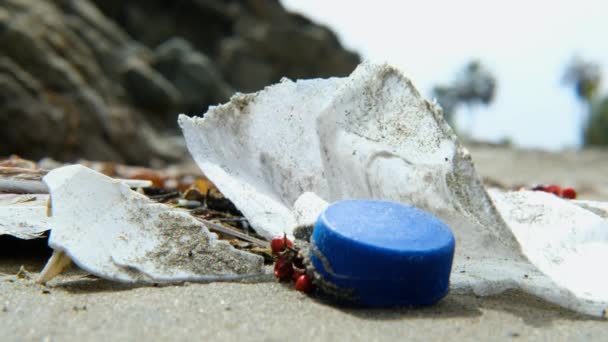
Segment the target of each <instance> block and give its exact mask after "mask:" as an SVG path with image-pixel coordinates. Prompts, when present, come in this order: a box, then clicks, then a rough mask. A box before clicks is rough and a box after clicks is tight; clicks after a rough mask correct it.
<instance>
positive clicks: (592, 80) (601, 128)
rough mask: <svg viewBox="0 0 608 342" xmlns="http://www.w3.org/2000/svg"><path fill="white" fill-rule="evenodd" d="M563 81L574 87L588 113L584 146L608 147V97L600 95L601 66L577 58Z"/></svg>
mask: <svg viewBox="0 0 608 342" xmlns="http://www.w3.org/2000/svg"><path fill="white" fill-rule="evenodd" d="M563 81H564V83H566V84H569V85H572V86H574V91H575V93H576V96H577V97H578V98H579V99H580V100H581V101H582V102H583V103H584V105H585V111H586V112H587V113H588V114H587V116H586V118H584V119H583V120H585V125H584V131H583V143H584V145H604V146H608V96H604V97H601V96H600V95H599V94H598V90H599V89H600V84H601V81H602V74H601V69H600V66H599V64H597V63H593V62H590V61H585V60H583V59H581V58H580V57H575V58H574V59H573V60H572V62H570V64H569V65H568V67H567V68H566V72H565V73H564V78H563Z"/></svg>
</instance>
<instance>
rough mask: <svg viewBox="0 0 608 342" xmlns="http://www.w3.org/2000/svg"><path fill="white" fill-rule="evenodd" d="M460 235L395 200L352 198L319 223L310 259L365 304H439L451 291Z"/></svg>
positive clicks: (333, 207)
mask: <svg viewBox="0 0 608 342" xmlns="http://www.w3.org/2000/svg"><path fill="white" fill-rule="evenodd" d="M453 257H454V236H453V235H452V232H451V231H450V229H449V228H448V227H447V226H446V225H445V223H443V222H441V221H440V220H439V219H437V218H436V217H434V216H433V215H430V214H428V213H426V212H424V211H422V210H419V209H416V208H414V207H411V206H404V205H401V204H399V203H395V202H387V201H369V200H347V201H340V202H336V203H334V204H332V205H331V206H329V207H328V208H327V209H326V210H325V211H323V213H321V216H320V217H319V219H318V220H317V223H316V224H315V227H314V231H313V235H312V239H311V247H310V259H311V262H312V265H313V266H314V268H315V270H316V272H317V273H319V274H320V275H321V276H322V277H323V280H324V281H326V282H330V283H332V285H334V286H336V287H339V288H343V289H346V290H348V291H353V297H354V298H353V300H354V301H355V302H357V303H360V304H362V305H365V306H404V305H408V306H409V305H430V304H434V303H435V302H437V301H438V300H440V299H441V298H443V297H444V296H445V295H446V294H447V293H448V287H449V279H450V271H451V268H452V259H453Z"/></svg>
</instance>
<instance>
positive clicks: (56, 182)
mask: <svg viewBox="0 0 608 342" xmlns="http://www.w3.org/2000/svg"><path fill="white" fill-rule="evenodd" d="M44 181H45V182H46V184H47V185H48V187H49V189H50V192H51V200H52V218H51V224H52V226H53V229H52V231H51V235H50V239H49V245H50V246H51V247H52V248H53V249H55V250H56V251H61V252H64V253H66V254H67V255H68V256H69V257H70V259H71V260H72V261H73V262H74V263H76V264H77V265H78V266H79V267H81V268H82V269H84V270H86V271H88V272H90V273H92V274H94V275H97V276H99V277H102V278H105V279H111V280H117V281H121V282H147V283H163V282H181V281H213V280H230V279H239V278H243V277H249V276H253V275H258V274H260V273H261V272H262V267H263V258H262V257H261V256H258V255H254V254H251V253H247V252H243V251H239V250H236V249H234V248H233V247H232V246H231V245H230V244H229V243H228V242H226V241H222V240H218V239H217V236H216V235H215V234H212V233H210V232H209V231H208V229H207V228H206V227H205V226H204V225H203V224H202V223H201V222H199V221H197V220H196V219H195V218H194V217H192V216H190V215H189V214H188V213H187V212H186V211H183V210H180V209H175V208H171V207H169V206H166V205H164V204H161V203H156V202H153V201H151V200H150V199H148V198H147V197H145V196H144V195H141V194H139V193H137V192H135V191H132V190H130V189H129V187H127V186H126V185H124V184H122V183H121V182H119V181H116V180H114V179H112V178H109V177H107V176H104V175H102V174H100V173H97V172H95V171H93V170H91V169H87V168H86V167H84V166H80V165H72V166H66V167H62V168H58V169H55V170H53V171H51V172H49V174H48V175H47V176H45V177H44Z"/></svg>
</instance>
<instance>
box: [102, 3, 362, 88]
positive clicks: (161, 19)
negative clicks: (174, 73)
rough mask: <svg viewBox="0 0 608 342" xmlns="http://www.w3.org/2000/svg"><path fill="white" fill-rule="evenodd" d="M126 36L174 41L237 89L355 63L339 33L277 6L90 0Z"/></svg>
mask: <svg viewBox="0 0 608 342" xmlns="http://www.w3.org/2000/svg"><path fill="white" fill-rule="evenodd" d="M94 2H95V3H96V4H97V5H98V6H99V7H100V9H101V10H102V11H104V13H106V14H107V15H108V16H109V17H110V18H113V19H114V20H115V21H116V22H117V23H118V24H119V25H120V26H122V27H123V28H124V29H125V30H126V31H127V32H128V33H129V34H130V35H131V36H133V37H134V38H135V39H137V40H138V41H141V42H142V43H144V44H146V45H148V46H157V45H158V44H160V43H162V42H165V41H167V40H169V39H171V38H173V37H175V36H179V37H181V38H183V39H185V40H186V41H188V42H190V43H191V44H192V46H193V47H194V48H195V49H197V50H199V51H201V52H203V53H205V54H206V55H207V56H209V57H210V58H211V59H212V60H214V61H215V63H217V64H218V65H219V66H220V67H221V72H222V74H223V77H224V79H225V80H226V81H227V82H228V83H229V84H230V85H231V86H232V87H233V88H235V89H236V90H238V91H255V90H259V89H261V88H263V87H264V86H266V85H268V84H270V83H273V82H277V81H279V80H280V79H281V78H282V77H289V78H292V79H297V78H311V77H330V76H345V75H348V74H350V72H351V71H352V70H353V69H354V68H355V67H356V66H357V64H358V63H359V61H360V59H359V56H358V55H357V54H355V53H353V52H350V51H347V50H345V49H344V48H343V47H342V46H341V45H340V43H339V41H338V39H337V37H336V35H335V34H334V33H333V32H331V31H330V30H329V29H327V28H326V27H323V26H320V25H317V24H315V23H313V22H312V21H310V20H308V19H307V18H305V17H303V16H301V15H298V14H294V13H289V12H287V11H286V10H285V8H283V6H282V5H281V4H280V3H279V2H278V1H277V0H240V1H239V0H232V1H219V0H182V1H165V0H132V1H122V0H94Z"/></svg>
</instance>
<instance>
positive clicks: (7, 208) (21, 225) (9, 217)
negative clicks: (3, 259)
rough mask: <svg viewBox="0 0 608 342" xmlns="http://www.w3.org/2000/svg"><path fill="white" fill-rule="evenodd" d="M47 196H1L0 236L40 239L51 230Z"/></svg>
mask: <svg viewBox="0 0 608 342" xmlns="http://www.w3.org/2000/svg"><path fill="white" fill-rule="evenodd" d="M48 199H49V196H48V195H45V194H36V195H17V194H0V235H5V234H6V235H12V236H14V237H17V238H20V239H35V238H39V237H40V236H41V235H42V234H43V233H44V232H45V231H47V230H49V229H50V224H49V220H50V219H49V218H48V217H47V215H46V212H47V208H46V205H47V202H48Z"/></svg>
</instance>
